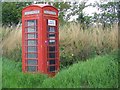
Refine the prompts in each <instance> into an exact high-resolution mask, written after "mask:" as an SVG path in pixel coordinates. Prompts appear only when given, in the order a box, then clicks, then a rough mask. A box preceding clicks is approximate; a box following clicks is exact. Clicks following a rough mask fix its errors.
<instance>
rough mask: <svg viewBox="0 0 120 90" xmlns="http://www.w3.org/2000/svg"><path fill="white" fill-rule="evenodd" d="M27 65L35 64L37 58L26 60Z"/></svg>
mask: <svg viewBox="0 0 120 90" xmlns="http://www.w3.org/2000/svg"><path fill="white" fill-rule="evenodd" d="M27 64H28V65H37V60H27Z"/></svg>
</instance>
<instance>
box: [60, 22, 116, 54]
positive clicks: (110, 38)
mask: <svg viewBox="0 0 120 90" xmlns="http://www.w3.org/2000/svg"><path fill="white" fill-rule="evenodd" d="M60 42H61V43H60V44H61V46H64V49H65V50H64V52H69V53H73V54H76V53H78V52H81V50H84V51H89V49H91V48H92V49H93V48H94V49H95V50H96V51H99V52H98V53H101V52H100V51H102V50H103V49H105V48H110V49H111V50H116V49H117V48H118V28H117V25H114V27H113V28H112V29H109V28H106V30H103V29H102V28H100V27H99V28H98V27H94V28H89V29H86V30H82V29H81V28H80V25H79V24H75V23H71V24H70V25H67V26H64V27H62V29H61V30H60Z"/></svg>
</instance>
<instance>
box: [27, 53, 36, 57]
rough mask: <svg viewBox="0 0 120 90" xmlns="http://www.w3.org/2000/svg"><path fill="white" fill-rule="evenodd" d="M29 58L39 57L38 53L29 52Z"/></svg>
mask: <svg viewBox="0 0 120 90" xmlns="http://www.w3.org/2000/svg"><path fill="white" fill-rule="evenodd" d="M27 58H37V54H36V53H28V54H27Z"/></svg>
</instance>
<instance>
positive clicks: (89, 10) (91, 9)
mask: <svg viewBox="0 0 120 90" xmlns="http://www.w3.org/2000/svg"><path fill="white" fill-rule="evenodd" d="M81 1H85V0H79V2H81ZM86 1H87V3H86V4H87V5H88V4H90V3H91V4H93V3H95V2H98V3H100V2H101V1H102V0H86ZM83 12H84V13H85V15H90V16H92V15H93V13H95V12H96V13H99V12H100V11H99V10H98V8H96V7H92V6H89V7H86V8H85V9H84V10H83ZM77 17H78V16H77V15H76V16H72V17H71V19H70V20H69V21H72V20H73V19H76V18H77Z"/></svg>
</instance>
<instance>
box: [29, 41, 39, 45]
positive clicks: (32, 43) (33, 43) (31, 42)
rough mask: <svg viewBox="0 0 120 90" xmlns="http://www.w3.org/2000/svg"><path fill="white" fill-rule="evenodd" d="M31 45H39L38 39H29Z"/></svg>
mask: <svg viewBox="0 0 120 90" xmlns="http://www.w3.org/2000/svg"><path fill="white" fill-rule="evenodd" d="M29 45H32V46H33V45H37V41H36V40H28V46H29Z"/></svg>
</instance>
